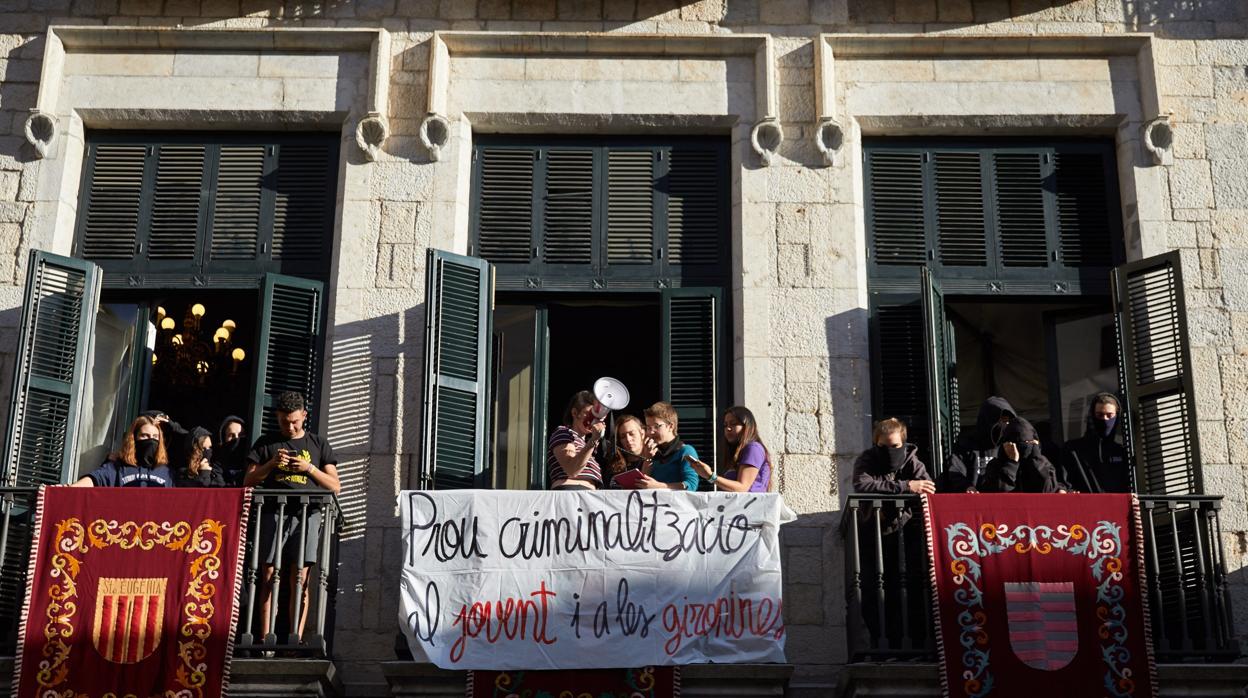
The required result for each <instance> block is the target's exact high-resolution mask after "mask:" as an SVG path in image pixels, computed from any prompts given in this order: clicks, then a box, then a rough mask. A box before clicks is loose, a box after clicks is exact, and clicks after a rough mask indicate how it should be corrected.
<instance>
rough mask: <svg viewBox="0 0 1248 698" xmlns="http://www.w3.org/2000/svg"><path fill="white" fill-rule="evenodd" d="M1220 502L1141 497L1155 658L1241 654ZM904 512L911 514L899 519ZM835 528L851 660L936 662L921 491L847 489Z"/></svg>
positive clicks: (1186, 659) (1227, 657) (1207, 498)
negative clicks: (840, 544)
mask: <svg viewBox="0 0 1248 698" xmlns="http://www.w3.org/2000/svg"><path fill="white" fill-rule="evenodd" d="M1052 496H1055V497H1059V496H1062V495H1052ZM1221 502H1222V498H1221V497H1220V496H1203V495H1192V496H1151V495H1150V496H1140V517H1141V523H1142V525H1143V529H1144V555H1145V565H1146V567H1145V571H1146V574H1147V575H1148V584H1147V586H1146V588H1147V589H1148V593H1149V605H1150V620H1151V622H1152V635H1153V645H1154V649H1155V652H1156V657H1157V661H1159V662H1193V661H1195V662H1224V661H1229V660H1233V659H1235V658H1237V657H1238V656H1239V644H1238V641H1237V639H1236V637H1235V628H1234V625H1233V623H1232V618H1233V616H1234V614H1233V612H1232V609H1231V600H1230V595H1229V592H1228V588H1227V570H1226V560H1225V558H1224V556H1223V553H1222V529H1221V524H1220V522H1219V520H1218V511H1219V509H1220V508H1221ZM907 515H909V516H911V518H910V520H909V521H906V522H905V523H902V522H903V521H904V520H905V518H906V516H907ZM841 534H842V535H843V536H844V539H845V597H846V617H845V626H846V634H847V640H848V644H849V657H850V661H851V662H861V661H886V660H889V659H900V660H913V661H935V659H936V643H935V636H934V634H933V626H932V613H931V603H932V599H931V587H930V578H929V575H928V566H929V559H928V551H927V545H926V541H925V540H924V538H925V536H924V531H923V512H922V503H921V501H920V498H919V496H918V495H859V494H853V495H850V496H849V498H848V501H847V502H846V506H845V511H844V513H843V516H842V518H841Z"/></svg>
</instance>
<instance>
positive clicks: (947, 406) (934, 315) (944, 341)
mask: <svg viewBox="0 0 1248 698" xmlns="http://www.w3.org/2000/svg"><path fill="white" fill-rule="evenodd" d="M920 275H921V277H922V286H923V298H922V299H923V333H924V335H925V337H924V339H925V344H924V346H926V347H927V353H926V356H924V362H925V363H926V364H927V366H926V368H927V371H926V373H927V399H928V414H930V415H931V419H930V423H931V430H932V432H931V447H930V449H931V450H930V454H931V462H932V463H933V464H939V465H936V466H935V467H936V468H939V467H940V466H941V465H943V464H944V462H945V456H947V455H949V453H950V452H951V451H952V449H953V440H954V438H955V437H956V436H957V429H958V411H957V403H958V397H957V395H958V393H957V380H958V379H957V371H956V362H955V354H954V342H953V323H951V322H949V320H948V318H946V317H945V296H944V293H942V292H941V290H940V282H939V281H937V280H936V279H935V278H934V277H933V276H932V272H931V270H930V269H928V268H927V267H923V269H922V270H921V272H920ZM886 379H887V380H892V378H891V377H889V376H886Z"/></svg>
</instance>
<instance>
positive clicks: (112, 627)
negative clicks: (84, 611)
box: [91, 577, 169, 664]
mask: <svg viewBox="0 0 1248 698" xmlns="http://www.w3.org/2000/svg"><path fill="white" fill-rule="evenodd" d="M168 582H169V580H168V579H163V578H160V577H148V578H142V577H131V578H118V577H102V578H100V584H99V588H98V590H97V591H96V594H95V624H94V628H93V630H92V633H91V641H92V643H93V644H94V645H95V649H96V651H97V652H99V653H100V656H101V657H104V658H105V659H107V660H108V661H110V662H115V663H117V664H135V663H137V662H141V661H143V660H144V659H146V658H147V657H148V656H150V655H151V654H152V652H155V651H156V647H157V646H159V645H160V635H161V629H162V628H163V627H164V625H165V623H164V616H165V587H166V586H167V585H168Z"/></svg>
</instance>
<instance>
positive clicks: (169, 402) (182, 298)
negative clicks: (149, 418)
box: [79, 290, 258, 471]
mask: <svg viewBox="0 0 1248 698" xmlns="http://www.w3.org/2000/svg"><path fill="white" fill-rule="evenodd" d="M256 303H257V296H256V292H255V291H164V290H160V291H141V292H111V293H108V292H106V293H105V294H104V296H103V299H102V303H101V304H100V311H99V313H98V314H97V318H96V341H95V346H94V348H93V352H92V357H91V364H92V366H91V371H90V380H89V383H88V386H87V391H86V399H87V400H88V402H89V404H90V405H91V407H90V409H89V410H88V412H87V413H88V414H89V415H91V418H90V419H86V420H84V421H83V423H82V425H81V428H80V430H79V446H80V448H79V452H80V461H79V469H80V471H85V470H89V469H91V468H94V467H95V466H97V465H99V463H100V462H102V461H103V459H104V458H106V457H107V454H108V452H110V451H111V450H113V449H114V448H116V446H117V443H118V441H119V439H120V438H121V436H122V434H124V432H125V429H126V428H127V427H128V426H129V423H130V421H131V420H132V419H133V418H134V417H135V416H136V415H137V414H139V413H140V412H143V411H144V410H151V409H156V410H161V411H164V412H166V413H168V415H169V417H170V419H171V420H172V421H174V422H177V423H179V424H180V425H181V426H182V427H183V428H185V429H187V430H188V431H189V430H190V429H192V428H194V427H197V426H202V427H204V428H205V429H207V430H208V431H209V432H212V433H213V434H214V435H215V433H216V431H217V427H218V425H219V424H220V423H221V420H222V419H223V418H225V417H226V416H227V415H231V414H233V415H239V416H242V417H243V418H244V419H246V418H247V415H248V414H250V411H251V407H250V406H251V381H252V360H253V357H254V355H255V353H256V338H257V335H256V329H257V328H256V320H257V317H258V314H257V312H256Z"/></svg>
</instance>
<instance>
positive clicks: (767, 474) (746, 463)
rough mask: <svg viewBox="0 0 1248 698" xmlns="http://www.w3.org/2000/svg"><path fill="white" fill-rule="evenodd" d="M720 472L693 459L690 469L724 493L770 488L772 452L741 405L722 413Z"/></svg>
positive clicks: (749, 414)
mask: <svg viewBox="0 0 1248 698" xmlns="http://www.w3.org/2000/svg"><path fill="white" fill-rule="evenodd" d="M724 441H726V442H727V443H728V448H727V449H725V451H724V458H723V461H724V462H723V464H722V468H723V470H724V474H723V475H716V474H715V473H714V470H713V469H712V468H711V466H710V465H709V464H707V463H703V462H702V461H700V460H699V461H693V462H692V463H691V465H692V466H693V469H694V470H696V471H698V475H700V476H701V477H702V479H703V480H705V481H707V482H710V483H711V484H712V485H714V486H715V487H717V488H719V489H721V490H724V491H726V492H767V491H769V490H770V489H771V454H770V453H768V451H767V446H765V445H764V444H763V440H762V439H761V438H760V437H759V435H758V422H757V420H755V419H754V413H753V412H751V411H750V410H749V408H746V407H744V406H741V405H737V406H735V407H729V408H728V410H727V411H726V412H724Z"/></svg>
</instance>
